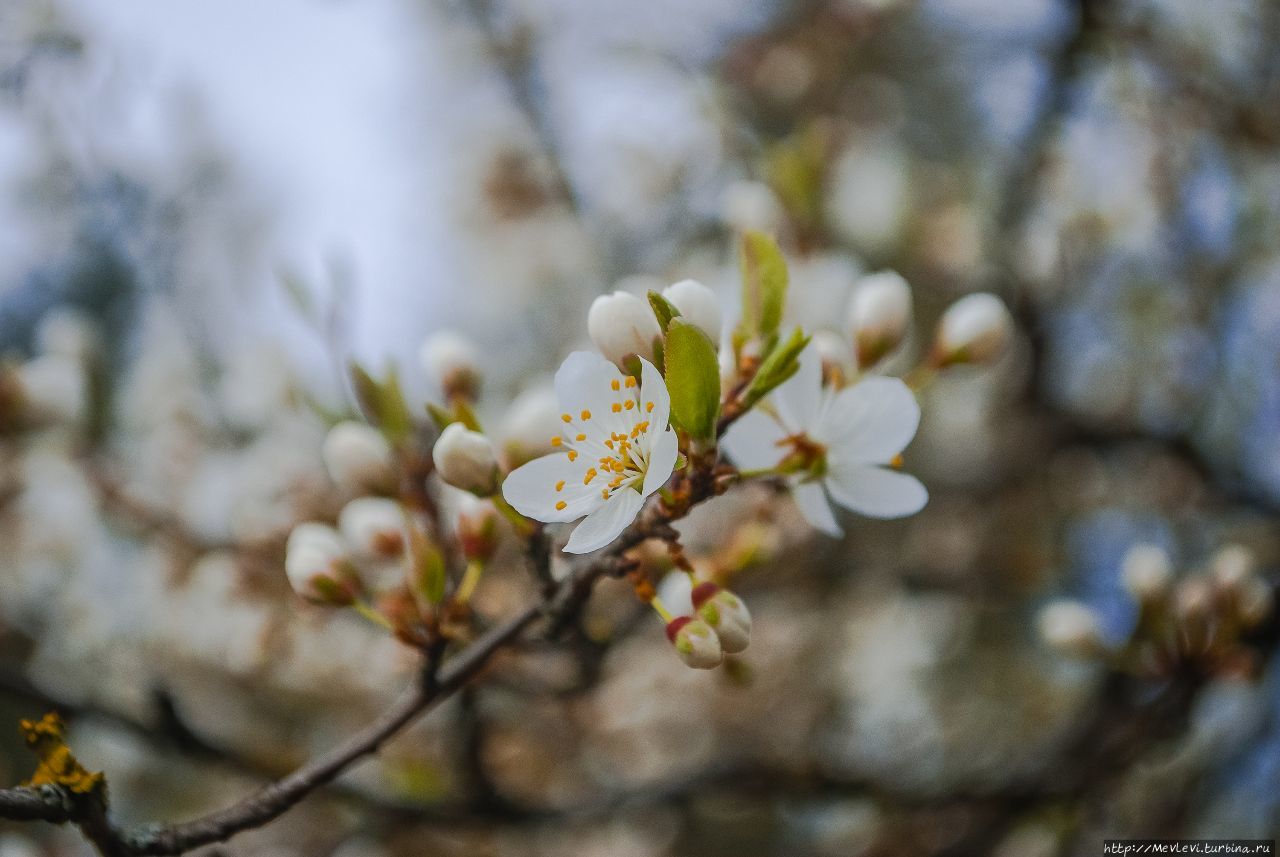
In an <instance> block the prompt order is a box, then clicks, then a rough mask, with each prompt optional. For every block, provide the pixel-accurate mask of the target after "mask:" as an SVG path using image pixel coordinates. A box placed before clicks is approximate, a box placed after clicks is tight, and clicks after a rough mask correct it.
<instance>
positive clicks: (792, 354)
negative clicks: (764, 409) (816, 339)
mask: <svg viewBox="0 0 1280 857" xmlns="http://www.w3.org/2000/svg"><path fill="white" fill-rule="evenodd" d="M808 344H809V337H808V336H807V335H806V334H805V332H804V331H803V330H801V329H800V328H798V327H797V328H796V329H795V330H793V331H792V332H791V335H790V336H789V337H787V339H786V340H785V341H783V342H781V343H780V344H779V345H778V346H777V347H775V348H774V349H773V350H772V351H770V352H769V355H768V356H767V357H765V359H764V362H763V363H761V364H760V369H759V370H758V371H757V372H756V375H755V377H754V378H752V379H751V384H750V385H749V386H748V387H747V390H746V392H745V393H743V394H742V407H743V410H746V409H749V408H750V407H752V406H753V405H754V404H755V403H756V402H758V401H760V400H761V399H763V398H764V397H765V396H767V395H769V393H771V392H773V390H774V389H775V388H777V386H778V385H779V384H781V383H782V382H783V381H786V380H787V379H788V378H790V377H791V376H792V375H794V374H796V372H798V371H800V363H799V361H798V360H797V358H798V357H799V356H800V352H801V351H804V347H805V346H806V345H808Z"/></svg>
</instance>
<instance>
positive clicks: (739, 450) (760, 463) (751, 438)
mask: <svg viewBox="0 0 1280 857" xmlns="http://www.w3.org/2000/svg"><path fill="white" fill-rule="evenodd" d="M786 436H787V432H786V430H785V429H783V427H782V426H780V425H778V421H777V420H775V419H774V418H773V417H771V416H769V415H768V414H764V413H761V412H760V411H758V410H752V411H747V412H746V413H745V414H743V415H742V416H741V417H739V418H738V419H737V420H736V421H735V422H734V424H733V425H731V426H729V430H728V431H727V432H725V434H724V438H723V439H722V440H721V441H720V445H721V447H722V448H723V449H724V451H725V452H727V453H728V454H729V457H730V458H731V459H733V463H734V464H736V465H737V466H738V468H739V469H741V470H764V469H765V468H768V467H773V466H774V465H775V464H777V463H778V462H779V461H781V460H782V458H783V456H784V455H786V450H785V449H783V448H782V447H780V446H778V442H779V441H781V440H782V439H783V438H784V437H786Z"/></svg>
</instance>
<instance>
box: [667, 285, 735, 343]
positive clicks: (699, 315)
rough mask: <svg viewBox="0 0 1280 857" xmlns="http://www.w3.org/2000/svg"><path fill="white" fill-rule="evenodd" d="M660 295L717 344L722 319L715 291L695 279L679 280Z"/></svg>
mask: <svg viewBox="0 0 1280 857" xmlns="http://www.w3.org/2000/svg"><path fill="white" fill-rule="evenodd" d="M662 296H663V297H664V298H666V299H667V300H669V301H671V303H673V304H675V307H676V309H678V310H680V317H681V318H683V319H684V320H685V321H687V322H689V323H690V324H692V325H694V326H695V327H699V328H701V329H702V332H703V333H705V334H706V335H707V336H709V337H711V342H712V343H713V344H719V342H720V329H721V327H722V326H723V323H724V319H723V317H722V315H721V313H720V300H719V299H718V298H717V297H716V293H715V292H713V291H711V289H709V288H707V287H706V286H704V285H703V284H702V283H699V282H698V281H697V280H681V281H680V282H678V283H674V284H672V285H670V286H667V287H666V288H665V289H663V290H662Z"/></svg>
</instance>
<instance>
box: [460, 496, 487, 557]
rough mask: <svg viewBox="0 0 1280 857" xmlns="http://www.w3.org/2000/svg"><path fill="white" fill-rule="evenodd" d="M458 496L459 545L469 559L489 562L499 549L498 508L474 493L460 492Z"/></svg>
mask: <svg viewBox="0 0 1280 857" xmlns="http://www.w3.org/2000/svg"><path fill="white" fill-rule="evenodd" d="M457 498H458V499H457V512H456V515H457V517H456V518H455V519H454V526H455V531H456V533H457V536H458V546H459V547H461V548H462V554H463V556H465V557H466V558H467V559H475V560H480V561H481V562H487V561H488V560H489V559H491V558H492V557H493V554H494V552H495V551H496V550H497V549H498V510H497V509H495V508H494V507H493V503H491V502H490V501H488V500H481V499H480V498H479V497H477V496H475V495H474V494H467V493H465V492H459V493H458V495H457Z"/></svg>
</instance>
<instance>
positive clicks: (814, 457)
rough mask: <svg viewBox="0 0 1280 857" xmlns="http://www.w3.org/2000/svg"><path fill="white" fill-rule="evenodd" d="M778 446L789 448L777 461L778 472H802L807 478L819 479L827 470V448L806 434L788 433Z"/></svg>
mask: <svg viewBox="0 0 1280 857" xmlns="http://www.w3.org/2000/svg"><path fill="white" fill-rule="evenodd" d="M777 445H778V446H780V447H782V448H784V449H790V452H788V453H787V454H786V455H785V456H784V457H783V459H782V461H780V462H778V468H777V469H778V472H779V473H803V474H805V475H806V476H807V477H808V478H809V479H820V478H822V477H823V476H825V475H826V472H827V448H826V447H825V446H823V445H822V444H820V443H818V442H817V441H815V440H813V438H811V437H809V436H808V435H807V434H804V433H803V432H800V433H798V434H793V435H788V436H787V437H784V438H783V439H782V440H780V441H778V443H777Z"/></svg>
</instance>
